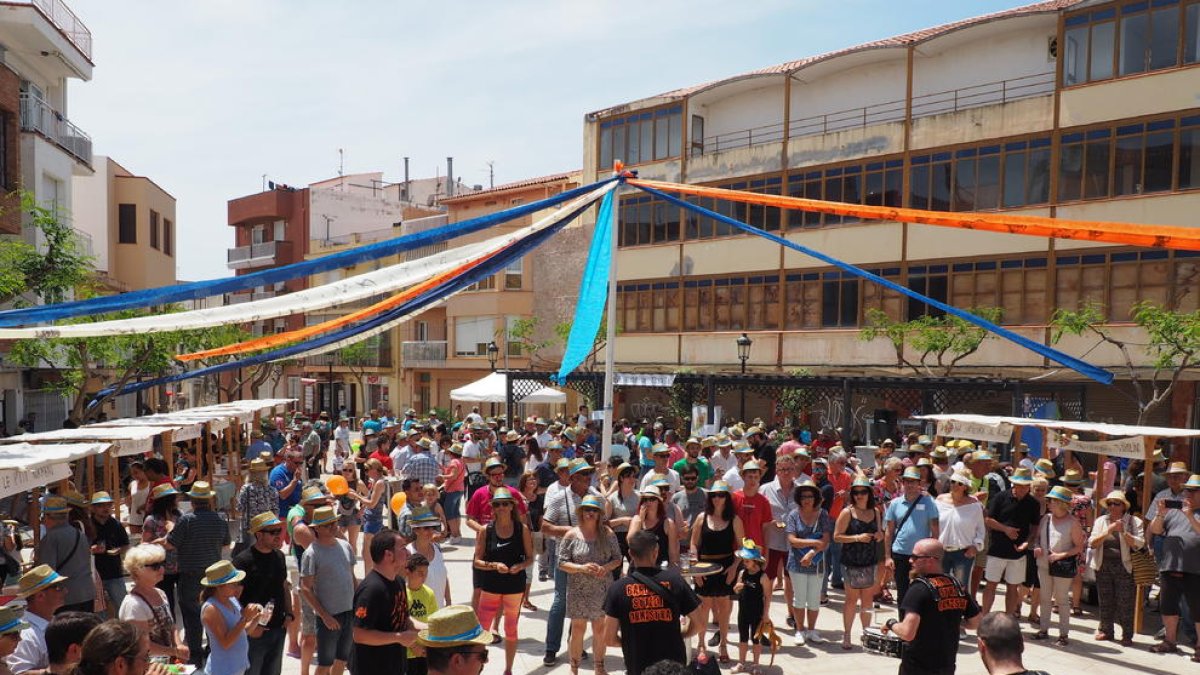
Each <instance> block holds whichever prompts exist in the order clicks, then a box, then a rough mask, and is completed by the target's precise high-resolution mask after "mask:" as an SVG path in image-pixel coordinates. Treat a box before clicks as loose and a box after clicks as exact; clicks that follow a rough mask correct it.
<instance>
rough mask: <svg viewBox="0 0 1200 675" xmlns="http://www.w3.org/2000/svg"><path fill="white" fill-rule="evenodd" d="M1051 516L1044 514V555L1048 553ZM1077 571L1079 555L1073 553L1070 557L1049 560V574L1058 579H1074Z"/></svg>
mask: <svg viewBox="0 0 1200 675" xmlns="http://www.w3.org/2000/svg"><path fill="white" fill-rule="evenodd" d="M1051 518H1053V516H1051V515H1050V514H1046V516H1045V519H1046V546H1045V547H1044V549H1045V550H1046V551H1047V553H1046V555H1047V556H1048V555H1050V519H1051ZM1078 573H1079V556H1076V555H1073V556H1071V557H1070V558H1063V559H1062V560H1051V561H1050V576H1052V577H1058V578H1060V579H1074V578H1075V575H1076V574H1078Z"/></svg>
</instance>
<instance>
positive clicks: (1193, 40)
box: [1183, 3, 1200, 63]
mask: <svg viewBox="0 0 1200 675" xmlns="http://www.w3.org/2000/svg"><path fill="white" fill-rule="evenodd" d="M1197 60H1200V3H1193V4H1190V5H1188V6H1187V12H1186V14H1184V27H1183V62H1184V63H1195V62H1196V61H1197Z"/></svg>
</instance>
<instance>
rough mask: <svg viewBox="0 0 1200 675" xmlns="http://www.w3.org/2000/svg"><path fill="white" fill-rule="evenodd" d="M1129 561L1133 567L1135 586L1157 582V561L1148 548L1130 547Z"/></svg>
mask: <svg viewBox="0 0 1200 675" xmlns="http://www.w3.org/2000/svg"><path fill="white" fill-rule="evenodd" d="M1129 562H1130V564H1131V565H1132V567H1133V584H1134V585H1135V586H1150V585H1152V584H1155V583H1157V582H1158V561H1157V560H1155V559H1154V553H1152V552H1151V551H1150V550H1149V549H1146V548H1135V549H1130V550H1129Z"/></svg>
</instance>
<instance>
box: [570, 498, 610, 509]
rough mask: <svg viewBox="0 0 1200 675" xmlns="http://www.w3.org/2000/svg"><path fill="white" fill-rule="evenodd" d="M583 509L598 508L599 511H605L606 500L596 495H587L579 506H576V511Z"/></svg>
mask: <svg viewBox="0 0 1200 675" xmlns="http://www.w3.org/2000/svg"><path fill="white" fill-rule="evenodd" d="M581 509H596V510H597V511H603V510H604V500H603V499H600V498H599V497H597V496H596V495H586V496H584V498H583V499H582V500H581V501H580V502H579V506H577V507H575V510H576V511H578V510H581Z"/></svg>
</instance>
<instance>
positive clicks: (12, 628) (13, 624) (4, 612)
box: [0, 605, 29, 635]
mask: <svg viewBox="0 0 1200 675" xmlns="http://www.w3.org/2000/svg"><path fill="white" fill-rule="evenodd" d="M24 615H25V608H24V607H15V606H11V605H10V606H8V607H0V635H7V634H9V633H19V632H21V631H23V630H25V629H26V628H29V624H28V623H26V622H25V621H22V620H21V617H22V616H24Z"/></svg>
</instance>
